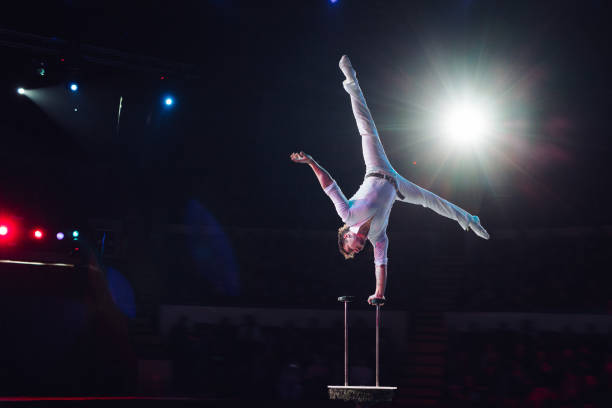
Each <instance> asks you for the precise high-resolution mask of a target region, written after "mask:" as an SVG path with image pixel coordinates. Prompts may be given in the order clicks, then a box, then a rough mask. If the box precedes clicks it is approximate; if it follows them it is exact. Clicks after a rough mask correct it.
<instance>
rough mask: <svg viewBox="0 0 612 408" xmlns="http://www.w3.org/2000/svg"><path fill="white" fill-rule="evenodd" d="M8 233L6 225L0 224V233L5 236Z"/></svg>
mask: <svg viewBox="0 0 612 408" xmlns="http://www.w3.org/2000/svg"><path fill="white" fill-rule="evenodd" d="M7 234H8V227H7V226H6V225H0V235H1V236H6V235H7Z"/></svg>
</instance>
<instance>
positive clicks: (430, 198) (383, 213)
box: [325, 55, 489, 265]
mask: <svg viewBox="0 0 612 408" xmlns="http://www.w3.org/2000/svg"><path fill="white" fill-rule="evenodd" d="M340 69H341V70H342V72H343V73H344V74H345V76H346V77H347V79H346V80H345V81H344V82H343V83H342V84H343V86H344V89H345V90H346V92H348V94H349V95H350V97H351V105H352V107H353V115H354V116H355V120H356V121H357V128H358V129H359V134H360V135H361V146H362V150H363V159H364V161H365V165H366V177H365V178H364V181H363V183H362V184H361V186H360V187H359V189H358V190H357V192H356V193H355V194H354V195H353V196H352V197H351V198H350V200H347V199H346V197H345V196H344V194H343V193H342V190H340V187H338V184H337V183H336V182H335V181H334V182H333V183H332V184H331V185H329V186H328V187H327V188H326V189H325V193H326V194H327V195H328V196H329V197H330V198H331V200H332V202H333V203H334V206H335V207H336V212H337V213H338V215H339V216H340V218H341V219H342V221H343V222H344V223H345V224H347V225H349V226H350V227H351V231H354V232H356V231H357V228H358V227H359V226H360V225H361V224H363V223H365V222H366V221H367V220H369V219H370V218H372V222H371V225H370V231H369V233H368V240H369V241H370V242H371V243H372V246H373V247H374V263H375V264H376V265H386V264H387V261H388V259H387V247H388V240H387V234H386V231H387V224H388V223H389V214H390V213H391V208H392V207H393V203H394V202H395V200H396V199H397V200H401V201H404V202H407V203H410V204H420V205H422V206H423V207H427V208H430V209H432V210H433V211H435V212H436V213H438V214H440V215H443V216H445V217H447V218H450V219H453V220H455V221H457V222H458V223H459V225H461V227H462V228H463V229H465V230H467V229H468V226H469V227H471V228H472V229H473V230H474V232H476V233H477V234H478V235H479V236H481V237H483V238H486V239H488V237H489V236H488V234H487V232H486V231H485V230H484V228H482V226H480V223H479V220H478V217H475V216H473V215H470V214H469V213H468V212H467V211H465V210H463V209H461V208H459V207H457V206H456V205H454V204H452V203H450V202H448V201H446V200H444V199H443V198H440V197H438V196H437V195H435V194H434V193H432V192H430V191H427V190H425V189H424V188H421V187H419V186H417V185H416V184H414V183H411V182H410V181H408V180H406V179H405V178H404V177H402V176H401V175H400V174H399V173H398V172H397V171H395V169H394V168H393V167H392V166H391V163H389V159H387V155H386V154H385V150H384V149H383V146H382V143H381V141H380V137H379V136H378V131H377V130H376V125H375V124H374V120H373V119H372V115H371V114H370V110H369V109H368V106H367V104H366V101H365V98H364V96H363V93H362V91H361V88H360V87H359V83H358V82H357V78H356V75H355V71H354V70H353V67H352V66H351V63H350V61H349V59H348V58H347V57H346V55H345V56H343V57H342V59H341V60H340ZM372 173H377V174H378V175H377V176H371V174H372ZM384 176H387V178H382V177H384ZM396 186H397V190H396Z"/></svg>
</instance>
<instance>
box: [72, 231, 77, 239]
mask: <svg viewBox="0 0 612 408" xmlns="http://www.w3.org/2000/svg"><path fill="white" fill-rule="evenodd" d="M72 237H73V238H74V239H77V238H78V237H79V231H77V230H74V231H72Z"/></svg>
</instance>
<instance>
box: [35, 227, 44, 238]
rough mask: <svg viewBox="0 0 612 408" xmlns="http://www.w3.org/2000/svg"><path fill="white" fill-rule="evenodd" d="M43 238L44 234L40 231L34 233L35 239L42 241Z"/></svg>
mask: <svg viewBox="0 0 612 408" xmlns="http://www.w3.org/2000/svg"><path fill="white" fill-rule="evenodd" d="M42 237H43V232H42V231H41V230H39V229H37V230H35V231H34V238H36V239H41V238H42Z"/></svg>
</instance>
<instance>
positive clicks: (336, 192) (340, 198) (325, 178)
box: [291, 152, 351, 222]
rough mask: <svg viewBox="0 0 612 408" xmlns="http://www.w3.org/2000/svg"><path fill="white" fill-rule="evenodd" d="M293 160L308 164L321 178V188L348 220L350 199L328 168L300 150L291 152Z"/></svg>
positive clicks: (318, 177) (341, 216) (342, 216)
mask: <svg viewBox="0 0 612 408" xmlns="http://www.w3.org/2000/svg"><path fill="white" fill-rule="evenodd" d="M291 160H293V161H294V162H296V163H303V164H308V165H309V166H310V168H311V169H312V171H313V172H314V174H315V175H316V176H317V180H319V184H321V188H322V189H323V191H324V192H325V194H327V195H328V196H329V198H331V200H332V202H333V203H334V206H335V207H336V212H337V213H338V215H339V216H340V218H341V219H342V221H343V222H348V220H349V217H350V215H351V210H350V207H349V203H348V200H347V199H346V197H345V196H344V194H343V193H342V190H340V187H338V184H337V183H336V182H335V181H334V179H333V178H331V176H330V175H329V173H328V172H327V170H325V169H324V168H323V167H321V166H320V165H319V163H317V162H316V161H315V159H313V158H312V157H311V156H310V155H308V154H306V153H304V152H299V153H291Z"/></svg>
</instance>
